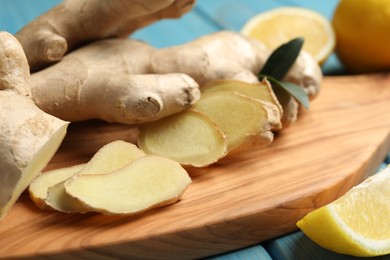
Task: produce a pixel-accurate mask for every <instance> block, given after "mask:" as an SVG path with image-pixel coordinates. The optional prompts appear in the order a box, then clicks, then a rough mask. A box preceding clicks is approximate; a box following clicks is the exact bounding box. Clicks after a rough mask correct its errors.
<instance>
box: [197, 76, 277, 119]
mask: <svg viewBox="0 0 390 260" xmlns="http://www.w3.org/2000/svg"><path fill="white" fill-rule="evenodd" d="M224 90H230V91H237V92H239V93H240V94H242V95H245V96H248V97H251V98H254V99H258V100H261V101H263V102H268V103H270V104H273V105H275V106H276V108H277V109H278V110H279V115H280V116H281V115H282V114H283V108H282V106H281V105H280V103H279V101H278V99H277V97H276V95H275V93H274V91H273V90H272V86H271V84H270V82H269V81H268V80H267V79H265V78H264V79H263V80H262V81H261V82H258V83H247V82H244V81H239V80H227V79H220V80H213V81H210V82H208V83H207V84H205V85H204V86H202V88H201V92H202V94H206V93H212V92H216V91H224Z"/></svg>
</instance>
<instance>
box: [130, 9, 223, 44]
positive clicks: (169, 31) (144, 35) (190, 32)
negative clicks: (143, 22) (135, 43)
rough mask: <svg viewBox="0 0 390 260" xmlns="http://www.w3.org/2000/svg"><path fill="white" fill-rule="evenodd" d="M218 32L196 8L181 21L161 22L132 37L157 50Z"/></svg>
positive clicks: (141, 30) (139, 31)
mask: <svg viewBox="0 0 390 260" xmlns="http://www.w3.org/2000/svg"><path fill="white" fill-rule="evenodd" d="M218 30H219V28H218V27H217V26H215V24H213V23H210V21H208V20H206V19H204V17H203V15H202V14H199V13H198V12H197V8H196V6H195V8H194V9H193V10H191V11H190V12H188V13H187V14H185V15H184V16H182V17H181V18H180V19H169V20H162V21H159V22H157V23H154V24H152V25H150V26H148V27H146V28H143V29H140V30H138V31H136V32H135V33H134V34H132V35H131V36H130V37H131V38H134V39H139V40H143V41H145V42H148V43H149V44H151V45H152V46H154V47H156V48H163V47H169V46H173V45H179V44H183V43H186V42H189V41H192V40H194V39H196V38H198V37H201V36H203V35H205V34H209V33H212V32H215V31H218Z"/></svg>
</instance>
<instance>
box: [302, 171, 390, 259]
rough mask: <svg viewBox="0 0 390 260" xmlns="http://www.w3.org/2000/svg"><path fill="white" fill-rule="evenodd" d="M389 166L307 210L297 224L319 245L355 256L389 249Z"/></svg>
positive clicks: (377, 254)
mask: <svg viewBox="0 0 390 260" xmlns="http://www.w3.org/2000/svg"><path fill="white" fill-rule="evenodd" d="M389 218H390V166H388V167H387V168H386V169H384V170H382V171H381V172H379V173H377V174H375V175H373V176H371V177H370V178H368V179H366V180H365V181H364V182H362V183H361V184H359V185H357V186H355V187H353V188H352V189H351V190H349V191H348V192H347V193H346V194H344V195H343V196H341V197H340V198H339V199H337V200H335V201H333V202H332V203H330V204H328V205H326V206H324V207H321V208H319V209H316V210H314V211H312V212H310V213H308V214H307V215H306V216H305V217H304V218H302V219H301V220H300V221H298V223H297V226H298V227H299V228H300V229H301V230H302V231H303V232H304V233H305V234H306V235H307V236H308V237H309V238H310V239H312V240H313V241H314V242H316V243H317V244H318V245H320V246H322V247H324V248H327V249H329V250H332V251H334V252H337V253H342V254H348V255H353V256H379V255H385V254H389V253H390V221H389Z"/></svg>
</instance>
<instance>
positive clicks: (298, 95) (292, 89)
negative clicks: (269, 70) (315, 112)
mask: <svg viewBox="0 0 390 260" xmlns="http://www.w3.org/2000/svg"><path fill="white" fill-rule="evenodd" d="M259 77H261V78H267V80H268V81H269V82H270V83H271V84H272V87H277V88H281V89H283V90H285V91H287V93H288V94H290V95H291V96H293V97H294V98H295V99H296V100H297V101H298V102H299V103H301V104H302V105H303V106H304V107H305V108H306V109H309V107H310V102H309V97H308V96H307V94H306V92H305V91H304V90H303V88H302V87H301V86H298V85H296V84H294V83H291V82H287V81H279V80H277V79H275V78H273V77H270V76H268V75H259Z"/></svg>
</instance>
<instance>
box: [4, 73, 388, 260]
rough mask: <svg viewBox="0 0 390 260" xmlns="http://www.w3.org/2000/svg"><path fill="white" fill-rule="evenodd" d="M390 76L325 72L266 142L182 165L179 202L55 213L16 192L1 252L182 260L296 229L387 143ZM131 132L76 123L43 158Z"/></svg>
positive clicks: (76, 155) (90, 148)
mask: <svg viewBox="0 0 390 260" xmlns="http://www.w3.org/2000/svg"><path fill="white" fill-rule="evenodd" d="M389 85H390V76H389V75H387V74H380V75H378V74H376V75H362V76H353V77H352V76H350V77H347V76H344V77H327V78H325V80H324V83H323V88H322V91H321V93H320V96H319V97H318V98H317V99H316V100H315V101H313V102H312V104H311V109H310V111H302V113H301V116H300V118H299V121H298V122H297V123H296V124H294V125H293V126H292V127H291V128H289V129H287V130H285V131H283V132H281V133H278V134H277V135H276V137H275V141H274V143H273V144H272V145H271V146H269V147H267V148H265V149H253V150H251V151H248V152H246V153H245V154H243V155H242V156H241V157H240V158H236V159H234V160H233V159H232V160H230V161H224V162H222V163H220V164H218V165H214V166H211V167H208V168H204V169H196V170H195V169H193V170H190V174H191V176H192V178H193V183H192V184H191V185H190V187H189V189H188V190H187V191H186V193H185V197H184V200H182V201H181V202H179V203H176V204H174V205H171V206H167V207H164V208H161V209H155V210H152V211H149V212H146V213H142V214H139V215H136V216H104V215H99V214H85V215H79V214H62V213H56V212H46V211H42V210H40V209H38V208H37V207H35V206H34V205H33V203H32V202H31V201H30V199H29V197H28V195H27V194H24V195H23V196H22V197H21V198H20V200H19V201H18V203H17V204H16V206H15V207H14V208H13V210H12V211H11V213H10V214H9V215H8V216H7V217H6V218H5V219H4V220H3V221H2V222H0V257H4V258H9V257H12V256H13V257H15V256H19V257H20V256H23V257H27V256H34V257H38V258H39V257H42V258H45V259H50V258H55V259H62V258H64V259H68V258H69V257H72V259H77V258H87V257H88V258H94V259H99V258H101V259H119V258H126V259H129V258H130V259H131V258H136V259H172V257H174V258H175V259H186V258H199V257H203V256H207V255H212V254H216V253H221V252H225V251H230V250H234V249H237V248H241V247H244V246H248V245H252V244H255V243H258V242H261V241H263V240H266V239H270V238H273V237H276V236H279V235H282V234H285V233H288V232H290V231H293V230H295V229H296V226H295V223H296V221H297V220H298V219H300V218H301V217H303V216H304V215H305V214H306V213H307V212H309V211H310V210H313V209H315V208H317V207H320V206H322V205H324V204H326V203H328V202H330V201H332V200H334V199H335V198H337V197H339V196H340V195H342V194H344V193H345V192H346V191H347V190H348V189H349V188H350V187H351V186H353V185H355V184H357V183H359V182H361V181H362V180H363V179H364V178H366V177H367V176H368V175H370V174H372V173H374V172H375V170H376V168H377V167H378V165H379V164H380V162H381V161H383V159H384V158H385V156H386V154H387V153H388V152H389V150H390V102H389V100H390V86H389ZM136 137H137V130H136V129H134V128H129V127H126V126H122V125H112V124H106V123H103V122H97V121H91V122H87V123H82V124H74V125H72V126H71V127H70V129H69V134H68V135H67V138H66V140H65V141H64V143H63V145H62V147H61V148H60V150H59V152H58V153H57V154H56V156H55V157H54V158H53V160H52V161H51V163H50V165H48V167H47V169H54V168H58V167H63V166H66V165H74V164H77V163H81V162H85V161H87V160H88V159H89V158H90V157H91V156H92V154H93V153H94V152H96V151H97V150H98V149H99V148H100V147H101V146H102V145H104V144H105V143H107V142H109V141H112V140H115V139H124V140H127V141H132V142H134V141H135V140H136Z"/></svg>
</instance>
